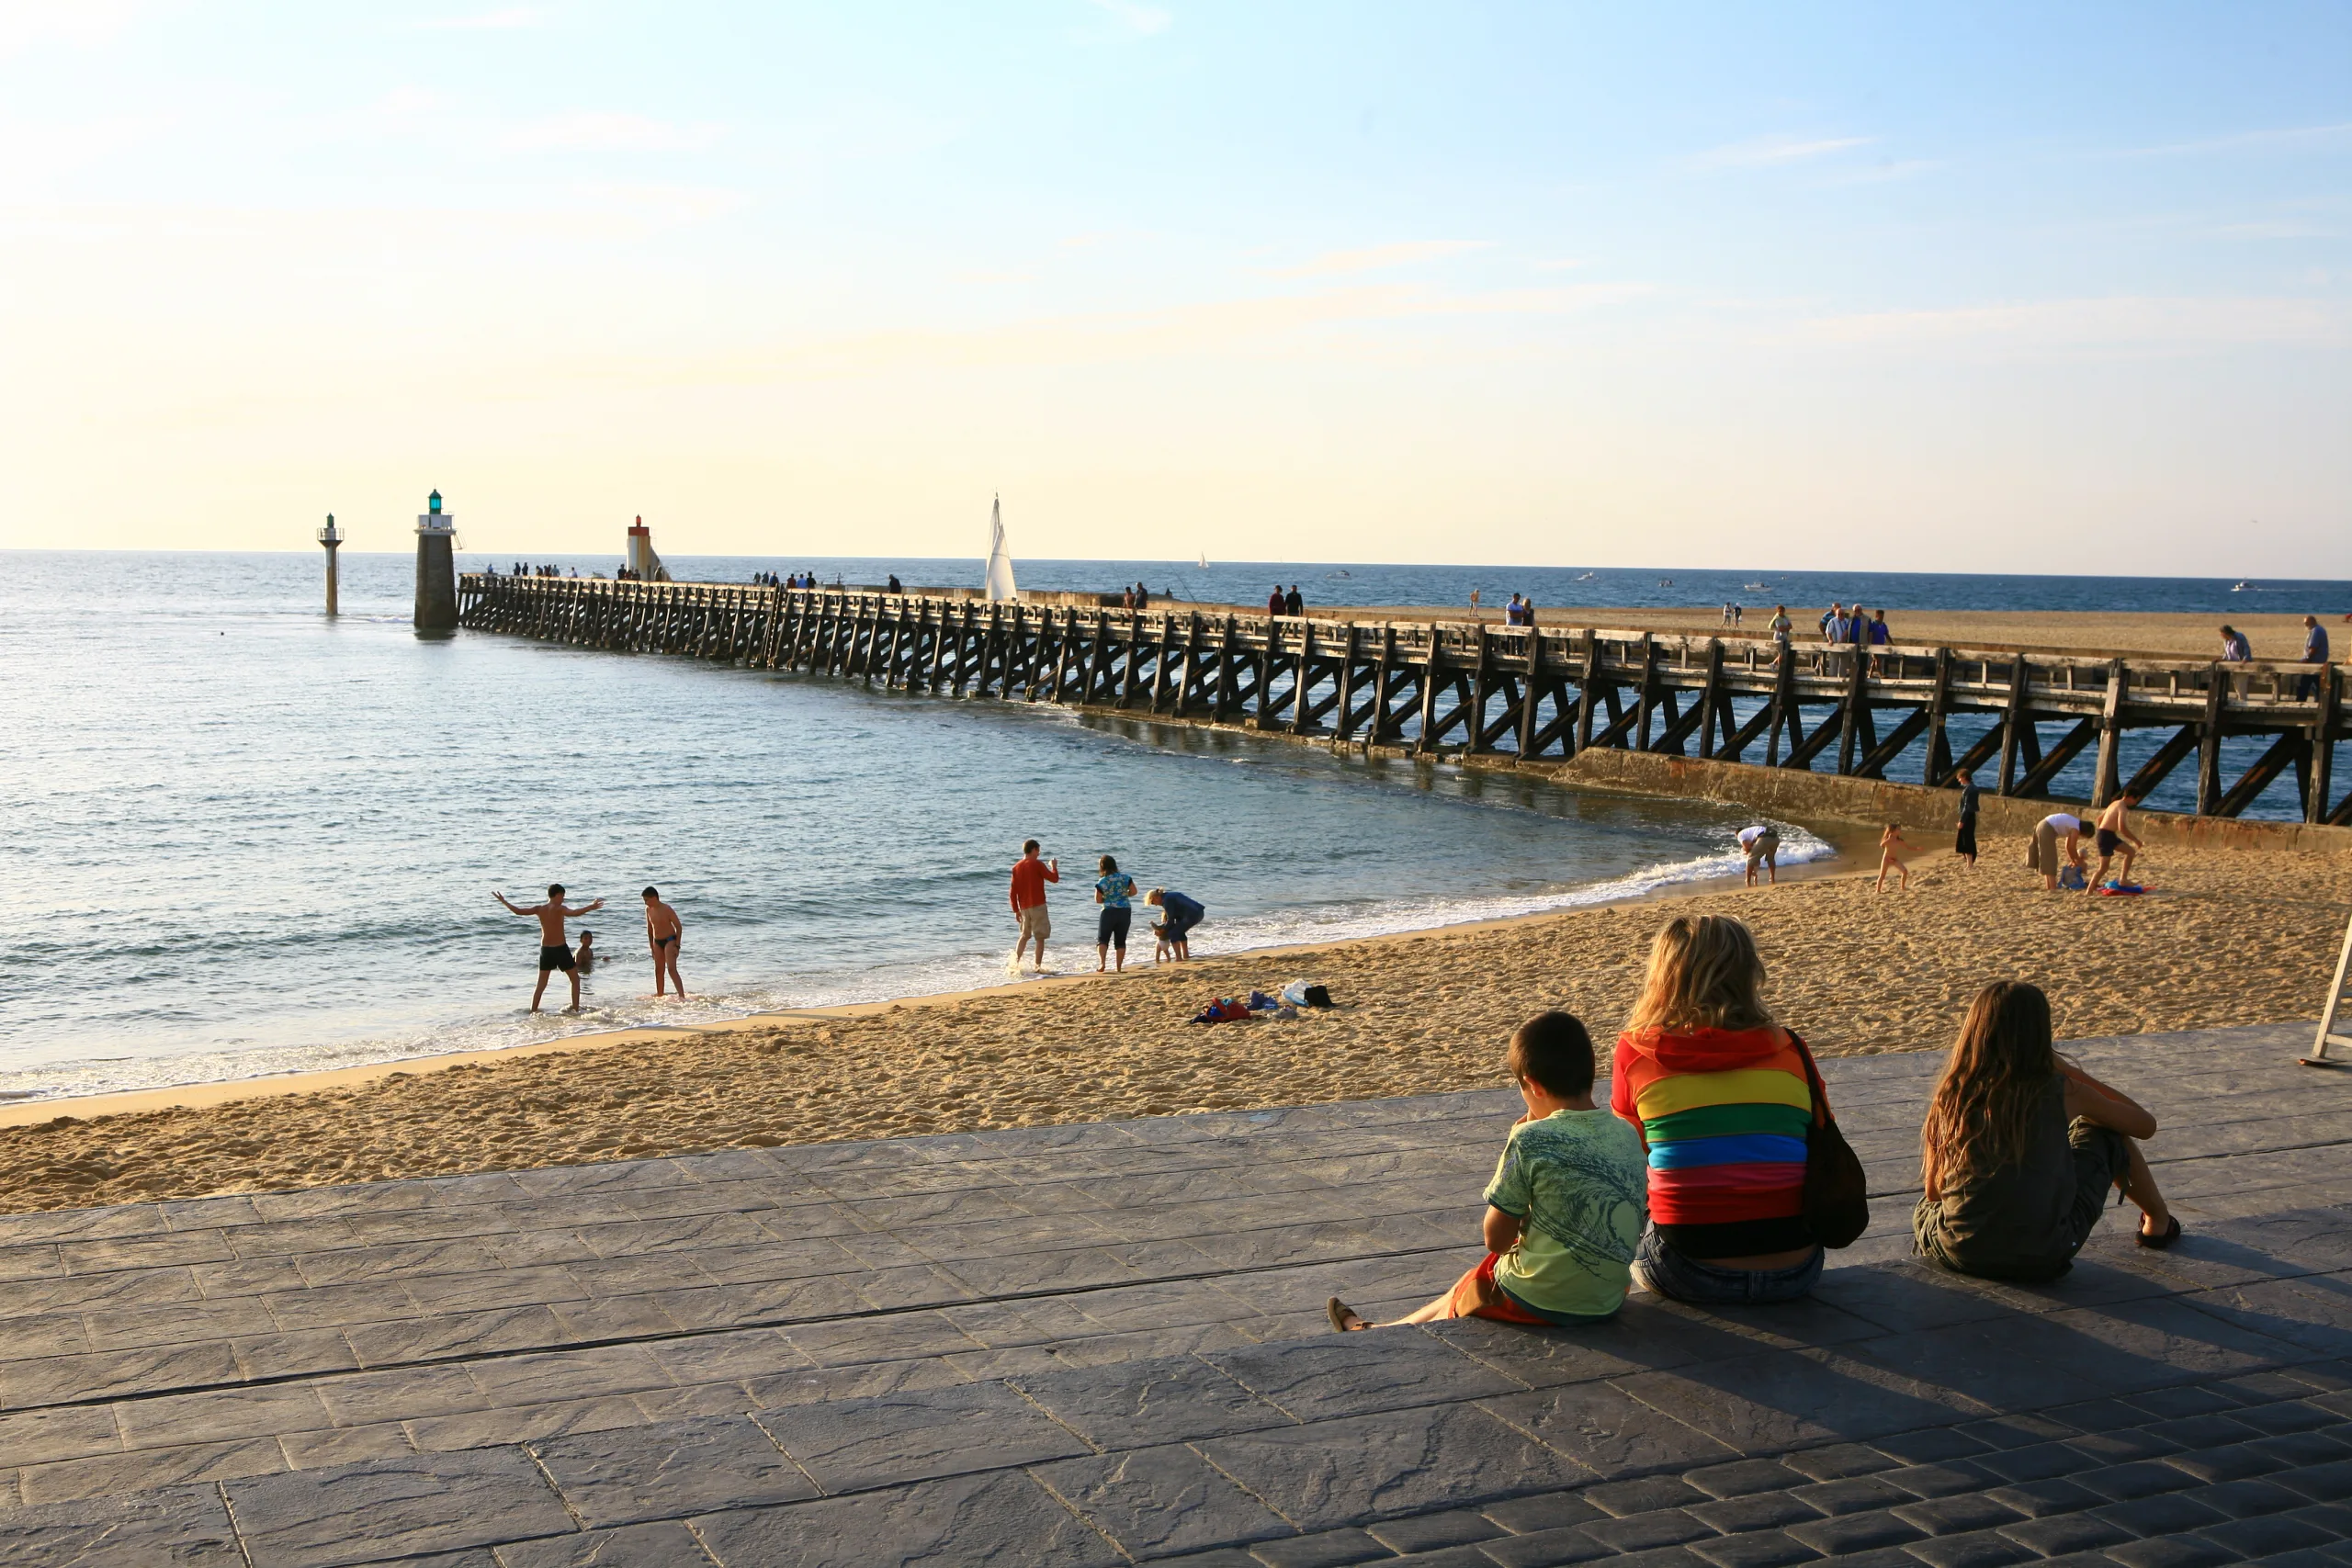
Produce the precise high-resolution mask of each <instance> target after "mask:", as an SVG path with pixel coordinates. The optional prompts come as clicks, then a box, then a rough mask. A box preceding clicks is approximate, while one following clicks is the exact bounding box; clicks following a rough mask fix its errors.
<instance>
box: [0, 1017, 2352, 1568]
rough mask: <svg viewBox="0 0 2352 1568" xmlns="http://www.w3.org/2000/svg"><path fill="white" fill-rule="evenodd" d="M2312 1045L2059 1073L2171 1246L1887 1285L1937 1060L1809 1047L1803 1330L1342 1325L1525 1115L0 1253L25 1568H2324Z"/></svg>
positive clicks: (265, 1219)
mask: <svg viewBox="0 0 2352 1568" xmlns="http://www.w3.org/2000/svg"><path fill="white" fill-rule="evenodd" d="M2308 1040H2309V1031H2308V1029H2307V1028H2305V1027H2301V1026H2297V1027H2292V1028H2284V1027H2282V1028H2267V1029H2248V1030H2232V1031H2222V1032H2208V1033H2200V1034H2176V1035H2147V1036H2141V1037H2137V1038H2132V1039H2127V1040H2118V1041H2109V1042H2093V1043H2087V1044H2085V1045H2083V1046H2081V1047H2080V1049H2081V1051H2082V1054H2083V1055H2085V1057H2086V1060H2087V1064H2088V1065H2089V1066H2091V1067H2092V1068H2093V1070H2095V1071H2097V1072H2099V1073H2101V1074H2102V1075H2105V1076H2109V1077H2111V1078H2112V1079H2113V1080H2114V1081H2116V1082H2118V1083H2119V1084H2120V1085H2122V1086H2123V1087H2126V1088H2128V1089H2131V1090H2132V1091H2133V1092H2134V1093H2136V1094H2138V1095H2139V1096H2140V1097H2141V1098H2142V1099H2143V1100H2145V1101H2146V1102H2147V1103H2148V1104H2149V1105H2150V1107H2151V1108H2152V1109H2153V1110H2154V1111H2156V1113H2157V1114H2158V1116H2159V1117H2160V1118H2161V1119H2162V1121H2163V1122H2164V1124H2165V1132H2164V1133H2163V1134H2162V1135H2161V1136H2160V1137H2159V1138H2158V1139H2157V1140H2156V1141H2155V1142H2154V1144H2152V1145H2150V1148H2149V1153H2150V1154H2151V1156H2153V1157H2154V1158H2155V1159H2156V1160H2157V1161H2158V1164H2157V1166H2156V1169H2157V1174H2158V1178H2159V1179H2160V1180H2161V1181H2162V1182H2163V1183H2164V1184H2165V1187H2166V1189H2167V1190H2168V1191H2170V1192H2171V1193H2172V1194H2173V1195H2174V1197H2175V1201H2176V1207H2177V1210H2178V1212H2179V1213H2180V1214H2181V1217H2182V1220H2183V1223H2184V1224H2185V1225H2186V1226H2187V1227H2188V1239H2187V1240H2186V1241H2185V1242H2184V1243H2183V1244H2182V1245H2181V1246H2180V1247H2178V1248H2177V1249H2176V1250H2175V1251H2173V1252H2170V1253H2154V1252H2147V1251H2143V1250H2142V1249H2140V1248H2137V1247H2133V1246H2132V1245H2131V1238H2130V1223H2129V1218H2128V1216H2129V1215H2130V1214H2131V1211H2129V1210H2125V1211H2123V1212H2122V1213H2120V1214H2114V1215H2111V1217H2110V1219H2109V1221H2108V1223H2107V1224H2105V1225H2104V1226H2103V1227H2102V1230H2101V1233H2100V1234H2099V1235H2098V1236H2097V1237H2096V1238H2094V1240H2093V1242H2092V1243H2091V1245H2090V1247H2088V1248H2086V1252H2085V1254H2084V1257H2083V1258H2082V1259H2081V1261H2080V1262H2079V1263H2078V1264H2077V1266H2076V1267H2075V1269H2074V1271H2073V1273H2072V1274H2070V1275H2069V1276H2068V1277H2067V1278H2066V1279H2064V1280H2061V1281H2060V1282H2058V1283H2056V1284H2054V1285H2052V1286H2048V1287H2044V1288H2022V1287H2016V1286H1997V1285H1991V1284H1986V1283H1983V1282H1977V1281H1971V1280H1962V1279H1958V1278H1956V1277H1952V1276H1949V1275H1943V1274H1939V1273H1937V1272H1934V1271H1931V1270H1928V1269H1922V1268H1921V1267H1919V1266H1917V1264H1916V1263H1914V1262H1912V1261H1911V1260H1910V1259H1909V1258H1908V1253H1909V1250H1910V1247H1909V1228H1908V1220H1909V1212H1910V1208H1911V1204H1912V1201H1913V1200H1914V1198H1915V1197H1916V1193H1917V1128H1918V1122H1919V1112H1920V1110H1921V1107H1922V1106H1923V1104H1924V1101H1925V1097H1926V1093H1927V1089H1928V1084H1929V1082H1930V1081H1931V1077H1932V1075H1933V1073H1934V1072H1935V1071H1936V1070H1937V1068H1938V1067H1939V1065H1940V1058H1939V1057H1926V1056H1884V1057H1869V1058H1854V1059H1848V1060H1842V1061H1837V1062H1832V1063H1828V1064H1825V1066H1826V1069H1827V1074H1828V1078H1829V1084H1830V1091H1831V1096H1832V1099H1833V1100H1834V1102H1835V1103H1836V1105H1837V1107H1838V1111H1839V1113H1840V1117H1841V1120H1842V1121H1843V1122H1844V1123H1845V1125H1846V1127H1847V1129H1848V1133H1849V1136H1850V1137H1851V1138H1852V1140H1853V1142H1854V1144H1855V1145H1856V1147H1857V1148H1858V1149H1859V1150H1860V1153H1861V1155H1862V1156H1863V1158H1864V1160H1865V1161H1866V1162H1867V1163H1868V1164H1869V1166H1870V1168H1871V1175H1872V1182H1871V1186H1872V1190H1873V1192H1874V1193H1875V1194H1877V1196H1876V1198H1875V1199H1874V1202H1873V1224H1872V1225H1871V1233H1870V1234H1869V1235H1867V1236H1866V1237H1865V1238H1864V1239H1863V1241H1862V1242H1861V1243H1860V1245H1858V1246H1856V1247H1852V1248H1849V1249H1848V1250H1847V1251H1846V1252H1844V1253H1840V1254H1833V1255H1832V1258H1833V1266H1832V1268H1831V1269H1830V1270H1829V1272H1828V1274H1827V1275H1826V1278H1825V1279H1824V1280H1823V1282H1822V1285H1821V1288H1820V1291H1819V1292H1818V1294H1817V1296H1816V1298H1815V1300H1814V1301H1812V1302H1810V1303H1804V1304H1801V1305H1797V1306H1793V1307H1786V1308H1771V1309H1759V1310H1751V1311H1741V1312H1736V1313H1706V1312H1699V1311H1693V1310H1688V1309H1684V1308H1680V1307H1678V1306H1673V1305H1670V1304H1665V1303H1657V1302H1656V1301H1655V1300H1653V1299H1651V1298H1649V1297H1646V1296H1637V1297H1636V1298H1634V1301H1633V1302H1632V1303H1629V1304H1628V1305H1627V1307H1626V1310H1625V1312H1624V1313H1623V1314H1622V1315H1621V1316H1620V1318H1619V1319H1618V1320H1617V1321H1616V1322H1614V1323H1612V1324H1611V1325H1607V1326H1605V1327H1602V1328H1600V1329H1594V1330H1579V1331H1560V1332H1555V1333H1541V1334H1539V1333H1533V1332H1530V1331H1527V1330H1521V1329H1512V1328H1505V1327H1500V1326H1498V1325H1484V1324H1477V1323H1466V1324H1448V1325H1436V1326H1434V1327H1432V1328H1430V1329H1426V1330H1422V1329H1398V1330H1386V1331H1382V1332H1379V1333H1374V1334H1369V1335H1359V1336H1349V1337H1339V1336H1335V1335H1332V1334H1330V1333H1329V1332H1328V1331H1327V1330H1326V1328H1325V1325H1324V1320H1323V1308H1322V1303H1323V1301H1324V1298H1325V1297H1327V1296H1329V1295H1332V1294H1335V1293H1336V1294H1339V1295H1341V1296H1344V1297H1346V1298H1347V1299H1348V1300H1349V1301H1350V1302H1351V1303H1354V1304H1355V1305H1357V1306H1358V1307H1359V1308H1361V1309H1363V1310H1365V1311H1366V1312H1368V1313H1373V1314H1383V1313H1388V1312H1391V1311H1393V1310H1401V1309H1403V1308H1406V1307H1408V1306H1411V1305H1414V1304H1418V1303H1419V1302H1421V1301H1423V1300H1426V1299H1427V1298H1428V1297H1429V1296H1430V1295H1431V1294H1433V1293H1435V1292H1437V1291H1438V1290H1439V1289H1441V1288H1442V1287H1443V1286H1444V1285H1445V1284H1447V1283H1448V1282H1450V1281H1451V1280H1453V1278H1454V1277H1455V1276H1456V1275H1457V1274H1458V1273H1459V1272H1460V1271H1461V1270H1462V1269H1464V1268H1465V1267H1466V1266H1467V1265H1468V1264H1469V1263H1471V1262H1473V1261H1475V1260H1476V1258H1477V1257H1478V1250H1477V1248H1476V1246H1475V1245H1473V1243H1474V1242H1475V1237H1476V1232H1477V1214H1478V1207H1479V1204H1478V1195H1479V1192H1480V1190H1481V1189H1482V1187H1483V1185H1484V1182H1485V1180H1486V1179H1487V1175H1488V1173H1489V1171H1490V1170H1491V1168H1492V1165H1493V1161H1494V1156H1495V1154H1496V1152H1497V1150H1498V1147H1499V1145H1500V1140H1501V1137H1502V1134H1503V1132H1504V1130H1505V1129H1506V1127H1507V1126H1508V1125H1509V1123H1510V1120H1511V1117H1512V1115H1513V1114H1514V1113H1515V1111H1516V1110H1517V1106H1516V1097H1515V1096H1513V1095H1510V1094H1509V1093H1508V1092H1483V1093H1472V1094H1459V1095H1450V1096H1442V1097H1432V1098H1427V1099H1418V1100H1377V1101H1363V1102H1357V1103H1352V1104H1343V1105H1327V1106H1315V1107H1308V1108H1304V1109H1298V1110H1292V1111H1264V1112H1250V1113H1234V1114H1221V1115H1211V1116H1187V1117H1170V1118H1164V1119H1158V1120H1152V1121H1143V1122H1121V1123H1109V1124H1092V1125H1083V1126H1073V1127H1059V1128H1048V1129H1033V1130H1026V1131H1021V1132H1012V1133H989V1134H964V1135H956V1136H947V1137H937V1138H922V1139H909V1140H901V1141H898V1142H891V1143H875V1144H837V1145H818V1146H811V1147H800V1148H786V1149H770V1150H756V1151H730V1152H727V1153H721V1154H715V1155H708V1156H692V1157H682V1158H674V1159H656V1160H639V1161H630V1162H626V1163H620V1164H613V1165H601V1166H586V1167H571V1168H560V1169H551V1170H536V1171H520V1172H515V1173H513V1174H510V1175H497V1176H478V1177H464V1178H457V1179H442V1180H421V1181H403V1182H387V1183H382V1184H378V1185H371V1186H359V1187H336V1188H321V1189H314V1190H308V1191H300V1192H289V1193H280V1194H268V1195H260V1196H254V1197H234V1198H219V1199H208V1200H202V1201H191V1202H171V1203H162V1204H137V1205H129V1206H124V1207H119V1208H111V1209H96V1210H82V1211H75V1212H71V1213H52V1214H30V1215H22V1216H17V1217H13V1218H0V1564H6V1563H40V1564H51V1563H55V1564H66V1563H72V1564H75V1565H77V1568H103V1565H111V1564H139V1565H146V1564H156V1563H175V1564H202V1565H206V1568H231V1565H240V1568H242V1565H250V1568H328V1565H332V1564H346V1563H348V1564H356V1563H374V1562H432V1563H435V1564H437V1565H440V1568H559V1565H573V1564H589V1563H595V1564H604V1565H606V1568H630V1565H639V1564H644V1565H662V1568H668V1565H672V1564H694V1565H703V1568H708V1565H709V1564H712V1563H717V1564H719V1565H721V1568H764V1565H776V1568H783V1565H786V1564H794V1565H802V1564H844V1565H847V1564H861V1565H862V1564H878V1563H896V1562H910V1561H919V1562H925V1563H933V1564H940V1565H950V1564H961V1563H983V1562H985V1563H1004V1564H1014V1563H1019V1564H1032V1563H1035V1564H1068V1565H1072V1568H1076V1565H1083V1564H1114V1563H1120V1562H1129V1561H1141V1560H1160V1559H1172V1558H1190V1559H1191V1560H1192V1561H1193V1562H1196V1563H1199V1564H1201V1565H1202V1568H1309V1565H1317V1564H1338V1563H1350V1562H1412V1563H1417V1564H1428V1565H1430V1568H1438V1565H1444V1568H1469V1565H1475V1568H1497V1565H1500V1568H1537V1565H1541V1564H1549V1563H1569V1562H1590V1561H1598V1560H1600V1559H1604V1558H1607V1559H1612V1560H1613V1559H1619V1558H1620V1557H1621V1556H1622V1558H1623V1568H1634V1565H1635V1564H1636V1563H1638V1564H1639V1568H1781V1565H1782V1564H1790V1563H1798V1562H1811V1561H1813V1560H1815V1559H1816V1558H1829V1559H1835V1560H1836V1561H1837V1562H1839V1563H1841V1564H1844V1563H1854V1564H1858V1565H1863V1564H1866V1565H1867V1568H2000V1565H2002V1564H2008V1563H2023V1562H2040V1561H2041V1560H2043V1559H2052V1560H2057V1559H2063V1560H2064V1561H2065V1562H2067V1563H2068V1564H2070V1565H2071V1564H2073V1563H2075V1562H2084V1563H2094V1564H2099V1565H2102V1568H2111V1565H2115V1564H2120V1565H2121V1568H2198V1565H2200V1564H2205V1563H2222V1562H2237V1561H2241V1560H2261V1561H2278V1562H2296V1563H2303V1562H2309V1563H2313V1564H2319V1563H2325V1562H2335V1563H2352V1547H2347V1546H2346V1544H2345V1542H2346V1540H2352V1505H2347V1502H2346V1500H2347V1499H2352V1072H2346V1073H2322V1072H2315V1071H2312V1070H2310V1069H2306V1068H2300V1067H2297V1066H2295V1065H2294V1062H2293V1058H2294V1056H2295V1055H2296V1053H2297V1051H2298V1050H2299V1049H2301V1047H2302V1046H2303V1045H2304V1044H2305V1043H2307V1042H2308ZM0 1135H5V1134H0ZM1611 1568H1617V1564H1616V1563H1615V1562H1612V1563H1611Z"/></svg>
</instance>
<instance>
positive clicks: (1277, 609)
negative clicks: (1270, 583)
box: [1266, 582, 1290, 615]
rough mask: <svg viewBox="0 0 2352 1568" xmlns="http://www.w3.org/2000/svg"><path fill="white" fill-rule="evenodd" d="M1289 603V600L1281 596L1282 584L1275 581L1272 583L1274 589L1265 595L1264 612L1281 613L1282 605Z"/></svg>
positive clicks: (1270, 613) (1269, 613)
mask: <svg viewBox="0 0 2352 1568" xmlns="http://www.w3.org/2000/svg"><path fill="white" fill-rule="evenodd" d="M1289 603H1290V601H1289V600H1287V599H1285V598H1283V585H1282V584H1281V583H1279V582H1277V583H1275V584H1274V591H1273V592H1272V593H1269V594H1267V595H1266V614H1268V615H1281V614H1282V613H1283V606H1284V605H1286V604H1289Z"/></svg>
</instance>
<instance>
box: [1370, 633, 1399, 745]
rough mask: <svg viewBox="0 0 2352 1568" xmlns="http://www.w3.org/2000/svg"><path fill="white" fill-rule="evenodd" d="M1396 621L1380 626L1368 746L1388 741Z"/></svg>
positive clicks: (1395, 651)
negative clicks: (1378, 653) (1378, 654)
mask: <svg viewBox="0 0 2352 1568" xmlns="http://www.w3.org/2000/svg"><path fill="white" fill-rule="evenodd" d="M1396 665H1397V623H1396V622H1394V621H1384V622H1382V623H1381V626H1380V658H1379V660H1378V661H1377V662H1376V663H1374V665H1373V667H1372V733H1371V734H1370V735H1368V736H1366V737H1365V738H1364V744H1365V745H1367V746H1385V745H1386V744H1387V743H1388V739H1389V735H1390V726H1389V723H1388V698H1389V694H1390V692H1391V685H1390V682H1393V681H1394V680H1395V679H1396V674H1395V671H1396Z"/></svg>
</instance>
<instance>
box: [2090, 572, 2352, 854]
mask: <svg viewBox="0 0 2352 1568" xmlns="http://www.w3.org/2000/svg"><path fill="white" fill-rule="evenodd" d="M2303 662H2304V663H2306V664H2324V663H2326V662H2327V628H2326V627H2325V626H2321V625H2320V624H2319V617H2318V616H2317V615H2305V616H2304V617H2303ZM2318 695H2319V676H2318V675H2317V674H2311V675H2305V676H2303V677H2301V679H2300V680H2298V681H2297V682H2295V700H2296V701H2297V702H2299V703H2307V702H2310V701H2311V700H2312V698H2313V697H2316V696H2318ZM2124 870H2125V871H2127V872H2128V871H2130V870H2131V867H2130V865H2128V864H2127V865H2126V866H2125V867H2124Z"/></svg>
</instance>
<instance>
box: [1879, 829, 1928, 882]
mask: <svg viewBox="0 0 2352 1568" xmlns="http://www.w3.org/2000/svg"><path fill="white" fill-rule="evenodd" d="M1918 847H1919V846H1918V845H1917V844H1915V843H1913V842H1912V841H1911V840H1908V839H1906V838H1905V837H1904V836H1903V829H1900V828H1898V827H1896V826H1895V825H1894V823H1892V822H1889V823H1888V824H1887V825H1886V831H1885V832H1883V833H1881V834H1880V835H1879V836H1878V886H1876V887H1875V888H1873V889H1871V891H1872V892H1876V893H1883V892H1885V891H1886V874H1887V873H1888V872H1890V871H1893V872H1894V873H1896V874H1899V875H1900V876H1901V877H1902V879H1903V880H1902V881H1900V882H1898V883H1896V884H1895V886H1896V888H1897V889H1901V888H1905V887H1908V886H1911V868H1910V867H1909V866H1908V865H1905V863H1904V861H1903V857H1902V856H1901V855H1899V854H1896V853H1895V851H1896V850H1899V849H1901V850H1914V851H1916V850H1917V848H1918Z"/></svg>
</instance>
